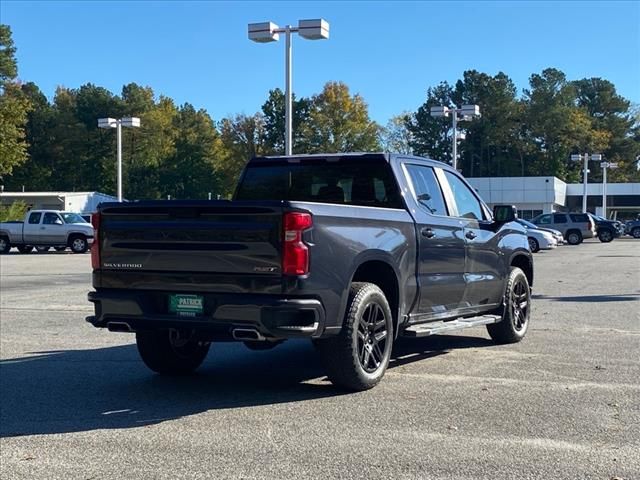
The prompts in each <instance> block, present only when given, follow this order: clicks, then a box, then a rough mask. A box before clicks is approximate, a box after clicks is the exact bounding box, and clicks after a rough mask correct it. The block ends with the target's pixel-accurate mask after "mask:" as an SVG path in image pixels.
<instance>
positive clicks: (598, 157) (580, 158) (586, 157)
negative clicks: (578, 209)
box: [571, 153, 602, 213]
mask: <svg viewBox="0 0 640 480" xmlns="http://www.w3.org/2000/svg"><path fill="white" fill-rule="evenodd" d="M589 160H591V161H592V162H600V161H601V160H602V155H601V154H599V153H592V154H591V155H589V154H588V153H584V154H582V155H580V154H579V153H575V154H573V155H571V161H572V162H580V161H582V162H584V164H583V167H582V169H583V172H582V177H583V179H584V181H583V184H582V213H587V177H588V175H589Z"/></svg>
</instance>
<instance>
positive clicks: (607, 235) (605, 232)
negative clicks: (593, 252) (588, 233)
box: [598, 228, 613, 243]
mask: <svg viewBox="0 0 640 480" xmlns="http://www.w3.org/2000/svg"><path fill="white" fill-rule="evenodd" d="M598 240H600V241H601V242H602V243H609V242H610V241H611V240H613V232H612V231H611V230H609V229H608V228H605V229H600V230H598Z"/></svg>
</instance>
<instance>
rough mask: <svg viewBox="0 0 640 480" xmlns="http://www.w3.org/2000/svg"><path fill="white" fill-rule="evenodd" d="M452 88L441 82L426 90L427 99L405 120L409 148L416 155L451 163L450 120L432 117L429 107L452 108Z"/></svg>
mask: <svg viewBox="0 0 640 480" xmlns="http://www.w3.org/2000/svg"><path fill="white" fill-rule="evenodd" d="M452 97H453V88H452V87H451V85H449V84H448V83H447V82H441V83H440V84H438V85H437V86H435V87H429V88H428V89H427V99H426V101H425V102H424V104H422V105H421V106H420V107H419V108H418V110H417V111H416V112H415V113H413V114H412V115H411V116H410V117H409V118H408V119H407V130H408V131H409V133H410V135H411V140H410V141H409V146H410V147H411V149H412V150H413V151H414V153H415V154H416V155H421V156H425V157H429V158H433V159H434V160H439V161H441V162H445V163H451V137H450V136H449V135H450V130H451V119H449V118H441V117H432V116H431V114H430V111H431V107H435V106H445V107H452V106H453V98H452Z"/></svg>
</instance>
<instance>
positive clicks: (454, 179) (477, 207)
mask: <svg viewBox="0 0 640 480" xmlns="http://www.w3.org/2000/svg"><path fill="white" fill-rule="evenodd" d="M444 174H445V176H446V177H447V181H448V182H449V186H450V187H451V192H452V193H453V199H454V201H455V203H456V207H457V209H458V216H459V217H463V218H472V219H476V220H482V219H484V215H483V214H482V205H481V204H480V202H479V201H478V199H477V198H476V196H475V195H474V194H473V192H472V191H471V189H470V188H469V187H467V185H466V184H465V183H464V182H463V181H462V180H461V179H460V177H458V176H457V175H455V174H453V173H451V172H448V171H445V172H444Z"/></svg>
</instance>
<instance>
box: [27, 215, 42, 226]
mask: <svg viewBox="0 0 640 480" xmlns="http://www.w3.org/2000/svg"><path fill="white" fill-rule="evenodd" d="M40 217H42V213H41V212H33V213H32V214H31V215H29V223H30V224H31V225H37V224H38V223H40Z"/></svg>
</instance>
